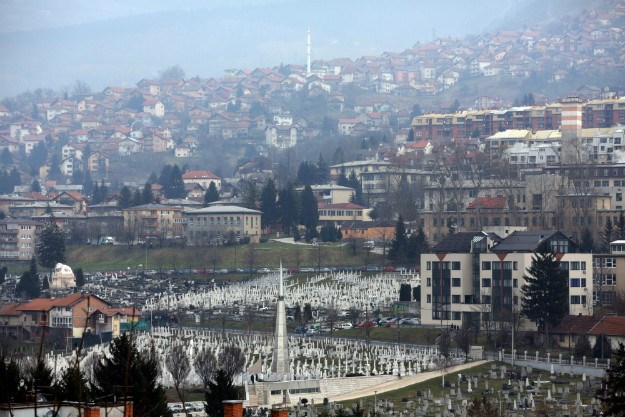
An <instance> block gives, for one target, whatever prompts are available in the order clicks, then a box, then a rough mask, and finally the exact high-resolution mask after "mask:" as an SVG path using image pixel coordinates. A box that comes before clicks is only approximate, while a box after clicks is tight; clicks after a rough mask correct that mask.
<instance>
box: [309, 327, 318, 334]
mask: <svg viewBox="0 0 625 417" xmlns="http://www.w3.org/2000/svg"><path fill="white" fill-rule="evenodd" d="M306 334H307V335H314V334H319V330H317V329H313V328H310V329H308V330H306Z"/></svg>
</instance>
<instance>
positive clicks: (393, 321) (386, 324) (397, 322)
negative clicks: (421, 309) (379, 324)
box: [384, 320, 399, 327]
mask: <svg viewBox="0 0 625 417" xmlns="http://www.w3.org/2000/svg"><path fill="white" fill-rule="evenodd" d="M397 324H399V321H397V320H390V321H387V322H385V323H384V325H385V326H386V327H395V326H397Z"/></svg>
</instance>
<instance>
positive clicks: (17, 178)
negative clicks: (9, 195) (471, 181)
mask: <svg viewBox="0 0 625 417" xmlns="http://www.w3.org/2000/svg"><path fill="white" fill-rule="evenodd" d="M9 184H10V188H11V192H13V190H14V189H15V187H18V186H20V185H22V177H21V175H20V173H19V171H18V170H17V168H13V169H12V170H11V173H10V174H9Z"/></svg>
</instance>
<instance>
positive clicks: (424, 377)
mask: <svg viewBox="0 0 625 417" xmlns="http://www.w3.org/2000/svg"><path fill="white" fill-rule="evenodd" d="M488 362H492V361H487V360H482V361H475V362H468V363H463V364H460V365H455V366H450V367H448V368H447V370H446V372H445V374H446V375H453V374H454V373H457V372H458V371H463V370H465V369H469V368H474V367H476V366H480V365H484V364H485V363H488ZM441 375H442V373H441V372H440V371H438V370H437V371H430V372H423V373H420V374H417V375H410V376H403V377H401V378H398V379H396V380H394V381H390V382H385V383H383V384H380V385H375V386H373V387H369V388H364V389H361V390H357V391H352V392H348V393H346V394H341V395H337V396H336V397H332V401H333V402H338V401H347V400H353V399H356V398H361V397H368V396H373V395H375V393H376V392H377V393H378V394H382V393H385V392H388V391H395V390H397V389H400V388H403V387H405V386H407V385H412V384H417V383H419V382H424V381H428V380H430V379H434V378H437V377H440V376H441Z"/></svg>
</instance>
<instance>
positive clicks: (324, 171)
mask: <svg viewBox="0 0 625 417" xmlns="http://www.w3.org/2000/svg"><path fill="white" fill-rule="evenodd" d="M317 181H318V182H319V184H327V183H329V182H330V167H329V166H328V164H327V163H326V160H325V159H323V155H321V154H319V161H318V162H317Z"/></svg>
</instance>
